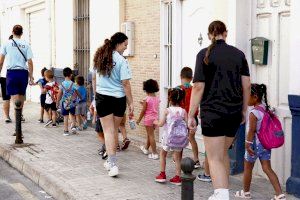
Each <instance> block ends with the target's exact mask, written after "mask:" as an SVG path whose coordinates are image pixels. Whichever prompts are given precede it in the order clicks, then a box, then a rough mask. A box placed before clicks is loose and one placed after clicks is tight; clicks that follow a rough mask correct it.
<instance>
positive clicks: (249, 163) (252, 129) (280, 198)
mask: <svg viewBox="0 0 300 200" xmlns="http://www.w3.org/2000/svg"><path fill="white" fill-rule="evenodd" d="M262 100H264V104H263V103H262ZM248 105H249V106H254V107H253V108H252V109H251V111H250V114H249V131H248V135H247V139H246V145H245V148H246V152H245V161H244V189H243V190H241V191H238V192H236V194H235V196H236V197H239V198H243V199H250V198H251V194H250V184H251V179H252V170H253V167H254V164H255V161H256V159H257V158H259V160H260V163H261V166H262V169H263V171H264V172H265V173H266V175H267V176H268V177H269V180H270V182H271V184H272V185H273V187H274V190H275V193H276V195H275V197H274V198H273V199H272V200H285V199H286V198H285V195H284V194H283V193H282V190H281V187H280V184H279V181H278V177H277V175H276V174H275V172H274V171H273V169H272V168H271V162H270V159H271V150H267V149H265V148H264V147H263V146H262V144H261V143H260V142H259V140H258V137H257V134H258V133H259V130H260V127H261V122H262V119H263V117H264V113H263V112H261V111H260V110H258V109H257V108H258V107H261V108H263V109H265V110H266V111H267V112H268V111H269V104H268V101H267V87H266V85H264V84H261V85H259V84H252V85H251V96H250V99H249V104H248Z"/></svg>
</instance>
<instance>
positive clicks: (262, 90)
mask: <svg viewBox="0 0 300 200" xmlns="http://www.w3.org/2000/svg"><path fill="white" fill-rule="evenodd" d="M251 95H256V96H257V97H258V99H259V100H260V101H263V100H264V102H265V104H266V110H267V111H270V105H269V104H268V95H267V86H266V85H265V84H257V83H253V84H251Z"/></svg>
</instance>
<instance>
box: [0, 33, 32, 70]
mask: <svg viewBox="0 0 300 200" xmlns="http://www.w3.org/2000/svg"><path fill="white" fill-rule="evenodd" d="M14 40H15V42H16V43H17V44H18V46H19V48H20V50H21V51H22V52H23V54H24V56H25V57H26V58H27V60H29V59H32V57H33V55H32V51H31V48H30V46H29V44H28V43H27V42H26V41H25V40H22V39H17V38H14ZM0 54H2V55H4V56H5V61H6V69H7V70H14V69H25V70H28V66H27V65H26V61H25V59H24V57H23V56H22V54H21V52H20V51H19V49H18V48H17V47H16V45H15V43H14V42H13V40H9V41H8V42H7V43H6V44H5V45H3V46H2V47H1V50H0Z"/></svg>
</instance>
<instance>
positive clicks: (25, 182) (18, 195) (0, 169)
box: [0, 159, 53, 200]
mask: <svg viewBox="0 0 300 200" xmlns="http://www.w3.org/2000/svg"><path fill="white" fill-rule="evenodd" d="M23 199H24V200H27V199H28V200H29V199H31V200H43V199H49V200H51V199H53V198H52V197H51V196H49V195H48V194H47V193H46V192H45V191H43V189H41V188H40V187H38V186H37V185H36V184H35V183H33V182H32V181H31V180H29V179H28V178H26V177H25V176H24V175H22V174H20V173H19V172H18V171H17V170H15V169H14V168H12V167H11V166H9V165H8V164H7V163H6V162H5V161H3V160H2V159H0V200H23Z"/></svg>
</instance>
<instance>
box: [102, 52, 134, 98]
mask: <svg viewBox="0 0 300 200" xmlns="http://www.w3.org/2000/svg"><path fill="white" fill-rule="evenodd" d="M113 62H114V63H115V66H114V67H113V69H112V71H111V75H110V76H107V75H106V76H103V75H100V74H99V73H98V72H97V73H96V92H97V93H99V94H102V95H107V96H113V97H116V98H121V97H124V96H125V91H124V88H123V85H122V81H123V80H129V79H131V70H130V68H129V64H128V62H127V60H126V59H125V58H124V57H123V56H122V55H120V54H119V53H118V52H117V51H114V52H113Z"/></svg>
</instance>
